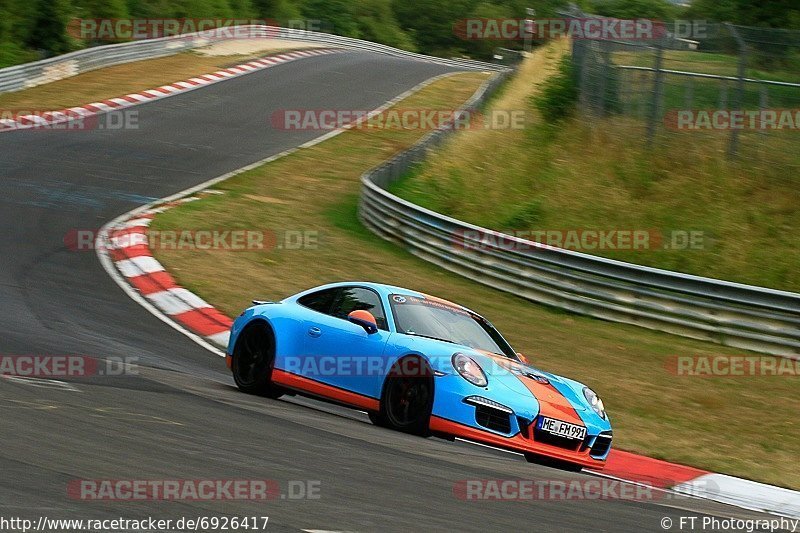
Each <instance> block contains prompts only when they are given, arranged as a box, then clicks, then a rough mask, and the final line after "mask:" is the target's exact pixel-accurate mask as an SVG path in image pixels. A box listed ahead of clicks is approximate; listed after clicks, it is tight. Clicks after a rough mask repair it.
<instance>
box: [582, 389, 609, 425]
mask: <svg viewBox="0 0 800 533" xmlns="http://www.w3.org/2000/svg"><path fill="white" fill-rule="evenodd" d="M583 395H584V396H585V397H586V401H587V402H589V405H590V406H591V407H592V410H593V411H594V412H595V413H597V416H599V417H600V418H602V419H603V420H605V419H606V407H605V406H604V405H603V400H601V399H600V397H599V396H598V395H597V393H596V392H595V391H593V390H592V389H590V388H589V387H584V388H583Z"/></svg>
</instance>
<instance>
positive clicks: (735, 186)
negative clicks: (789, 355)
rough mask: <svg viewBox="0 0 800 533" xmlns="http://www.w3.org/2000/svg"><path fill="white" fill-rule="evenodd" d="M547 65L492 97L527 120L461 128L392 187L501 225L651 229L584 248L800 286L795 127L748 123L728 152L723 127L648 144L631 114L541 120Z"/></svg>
mask: <svg viewBox="0 0 800 533" xmlns="http://www.w3.org/2000/svg"><path fill="white" fill-rule="evenodd" d="M530 64H531V65H532V64H533V62H531V63H530ZM552 71H553V69H550V68H549V67H547V66H542V65H537V66H536V68H532V69H530V68H529V69H528V70H523V71H522V72H521V73H520V75H519V76H518V77H517V78H516V79H515V80H513V82H512V83H510V84H509V86H508V88H507V90H506V92H505V93H504V96H503V98H500V99H498V100H497V101H496V102H495V103H494V105H493V107H494V108H495V109H518V110H519V109H522V110H525V112H526V114H527V115H528V116H529V119H530V123H529V127H527V128H526V129H524V130H521V129H506V130H499V129H495V130H488V129H486V130H464V131H460V132H459V133H458V134H457V135H456V136H454V137H452V138H451V139H450V141H449V142H448V143H446V144H445V145H444V146H443V147H442V148H441V149H439V150H438V152H437V153H436V154H435V156H434V157H431V158H429V159H428V161H426V163H425V164H423V165H421V166H420V167H419V168H417V169H415V170H414V172H413V173H412V174H411V175H410V176H408V177H407V178H406V179H404V180H401V181H400V182H399V183H397V184H395V186H394V187H393V189H392V190H393V192H395V193H396V194H398V195H400V196H402V197H403V198H406V199H408V200H410V201H412V202H414V203H417V204H420V205H423V206H425V207H427V208H430V209H432V210H434V211H438V212H440V213H444V214H447V215H450V216H453V217H455V218H458V219H460V220H466V221H469V222H473V223H475V224H478V225H481V226H484V227H489V228H493V229H498V230H502V231H507V232H508V231H516V232H521V233H522V232H528V234H531V233H530V232H534V231H546V230H551V231H554V232H564V231H565V230H582V229H593V230H605V231H612V230H642V231H646V232H651V235H653V236H655V237H656V238H654V239H652V240H651V246H649V247H647V248H646V249H639V250H630V249H628V250H625V249H612V248H610V247H605V248H601V247H595V248H591V247H589V248H584V249H579V251H585V252H588V253H593V254H597V255H602V256H606V257H610V258H613V259H619V260H622V261H629V262H633V263H639V264H644V265H648V266H653V267H658V268H665V269H669V270H677V271H682V272H688V273H691V274H697V275H702V276H710V277H714V278H720V279H726V280H731V281H738V282H742V283H749V284H755V285H763V286H768V287H772V288H777V289H784V290H791V291H800V268H797V265H798V264H800V247H798V245H797V243H798V240H797V234H798V232H799V231H800V134H798V132H797V131H791V130H784V131H772V132H768V133H765V134H761V133H754V132H743V133H742V134H741V139H740V152H739V156H738V158H737V159H736V160H733V161H731V160H728V159H727V157H726V149H727V146H728V141H729V138H730V132H729V131H711V132H690V131H679V132H672V133H665V134H662V135H660V136H659V137H658V138H657V140H656V142H655V145H654V146H653V147H652V148H650V149H648V148H647V147H646V146H645V143H644V141H643V138H644V132H645V127H644V124H643V123H642V122H639V121H637V120H634V119H631V118H628V117H621V116H611V117H607V118H602V119H601V118H591V117H590V118H588V119H587V117H582V116H574V117H573V118H572V119H571V120H566V121H564V122H561V123H559V124H547V123H545V122H544V121H543V120H542V119H540V118H539V115H538V112H537V110H536V108H535V106H534V105H533V103H532V98H531V97H532V96H533V95H534V94H535V93H536V91H537V87H538V85H539V83H540V82H541V80H542V79H543V78H544V77H545V76H547V75H548V72H552ZM662 129H663V127H662ZM684 232H685V233H684ZM689 232H699V233H698V234H699V235H701V238H700V240H699V241H697V242H696V243H695V246H693V247H686V246H684V240H683V236H684V235H685V234H688V233H689ZM556 235H558V233H556ZM561 235H564V233H561ZM556 245H558V244H556ZM590 246H591V243H590Z"/></svg>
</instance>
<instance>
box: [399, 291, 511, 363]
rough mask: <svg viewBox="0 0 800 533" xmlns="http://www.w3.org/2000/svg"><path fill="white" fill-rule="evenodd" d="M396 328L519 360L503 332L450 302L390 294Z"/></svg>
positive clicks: (408, 333)
mask: <svg viewBox="0 0 800 533" xmlns="http://www.w3.org/2000/svg"><path fill="white" fill-rule="evenodd" d="M389 300H390V301H391V304H392V310H393V312H394V323H395V326H396V327H397V331H398V332H400V333H405V334H407V335H417V336H420V337H430V338H433V339H438V340H443V341H447V342H452V343H455V344H461V345H464V346H469V347H470V348H474V349H476V350H482V351H485V352H491V353H495V354H498V355H503V356H505V357H509V358H511V359H517V356H516V354H515V353H514V350H513V349H512V348H511V346H509V344H508V343H507V342H506V341H505V339H503V337H502V336H501V335H500V333H499V332H498V331H497V330H496V329H495V328H494V327H493V326H492V325H491V324H490V323H489V322H487V321H486V320H485V319H483V318H482V317H480V316H478V315H476V314H473V313H470V312H468V311H466V310H464V309H462V308H460V307H456V306H454V305H452V304H450V303H448V302H444V301H438V300H430V299H424V298H416V297H413V296H405V295H400V294H393V295H391V296H390V297H389Z"/></svg>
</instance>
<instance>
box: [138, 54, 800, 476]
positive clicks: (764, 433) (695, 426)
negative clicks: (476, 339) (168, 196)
mask: <svg viewBox="0 0 800 533" xmlns="http://www.w3.org/2000/svg"><path fill="white" fill-rule="evenodd" d="M539 54H544V55H537V56H536V57H534V58H533V59H532V60H531V61H532V63H533V65H531V64H529V65H526V66H525V67H523V68H524V69H528V71H533V70H536V69H538V68H549V67H550V65H551V63H552V61H553V60H554V58H555V57H556V55H557V54H556V51H554V50H553V49H548V50H547V51H541V52H539ZM482 79H483V76H481V75H479V74H462V75H458V76H456V77H450V78H446V79H443V80H440V81H437V82H436V83H434V84H432V85H430V86H428V87H427V88H425V89H423V90H421V91H420V92H418V93H416V94H414V95H412V96H410V97H409V98H407V99H406V100H405V101H403V102H402V103H401V104H400V105H401V106H402V108H404V109H414V108H419V107H425V108H432V109H433V108H440V107H441V108H444V109H452V108H453V106H457V105H458V104H459V103H460V102H463V101H465V100H466V99H467V98H468V97H469V95H471V94H472V92H473V91H474V90H475V89H476V88H477V87H478V85H479V84H480V82H481V81H482ZM515 97H516V96H515V95H514V93H513V91H509V90H508V88H506V89H504V90H503V91H502V93H501V94H500V95H498V97H497V99H496V100H497V101H502V100H503V99H504V98H515ZM421 135H422V133H421V132H413V131H398V130H353V131H349V132H346V133H344V134H342V135H339V136H338V137H335V138H333V139H330V140H328V141H326V142H324V143H321V144H319V145H317V146H314V147H312V148H309V149H304V150H301V151H299V152H296V153H294V154H292V155H290V156H287V157H284V158H281V159H279V160H277V161H274V162H272V163H269V164H267V165H264V166H262V167H259V168H257V169H254V170H251V171H249V172H246V173H243V174H240V175H238V176H235V177H234V178H231V179H230V180H228V181H225V182H223V183H220V184H219V185H218V186H217V187H216V188H217V189H219V190H221V191H224V194H221V195H208V196H206V197H204V198H203V199H201V200H199V201H195V202H190V203H187V204H184V205H182V206H180V207H176V208H174V209H171V210H169V211H167V212H165V213H162V214H160V215H159V216H158V217H157V218H156V219H155V221H154V223H153V226H152V228H153V229H154V230H170V229H172V230H176V229H178V230H193V229H211V228H224V229H226V230H230V229H248V230H254V229H262V230H263V229H268V230H273V231H275V232H276V233H277V234H278V235H281V234H282V233H283V232H285V231H303V230H313V231H319V245H318V246H317V247H316V249H301V250H288V249H287V248H286V247H284V248H282V249H279V248H274V249H270V250H267V251H258V252H241V251H240V252H230V251H221V250H219V251H210V250H209V251H200V250H183V251H180V250H172V249H155V250H154V253H155V255H156V257H157V258H158V260H159V261H161V262H162V263H163V264H164V265H165V266H166V268H167V269H168V270H169V271H170V272H172V273H173V274H174V275H175V276H176V278H177V280H178V282H179V283H180V284H182V285H183V286H185V287H187V288H189V289H190V290H192V291H194V292H196V293H198V294H200V295H201V296H202V297H203V298H205V299H206V300H207V301H209V302H212V303H213V305H215V306H217V307H218V308H219V309H221V310H222V311H224V312H226V313H227V314H228V315H230V316H235V315H237V314H238V313H239V312H240V311H241V310H242V309H243V308H244V307H246V306H248V305H249V302H250V300H251V299H252V298H267V299H279V298H283V297H285V296H287V295H290V294H293V293H295V292H297V291H299V290H301V289H305V288H308V287H311V286H315V285H318V284H321V283H325V282H331V281H337V280H349V279H368V280H374V281H378V282H388V283H394V284H400V285H405V286H408V287H410V288H415V289H419V290H422V291H425V292H428V293H431V294H436V295H438V296H441V297H444V298H448V299H452V300H454V301H457V302H460V303H463V304H465V305H467V306H469V307H471V308H474V309H475V310H476V311H478V312H480V313H482V314H485V315H486V316H487V317H489V318H490V319H491V320H492V321H493V322H494V323H495V324H496V325H497V326H498V327H499V328H500V329H501V330H502V331H503V332H504V333H505V335H506V336H507V337H508V339H509V341H510V342H511V343H512V344H513V345H514V346H515V348H517V349H518V350H520V351H522V352H525V353H526V354H527V355H529V357H530V358H531V359H532V361H533V362H534V364H536V365H538V366H541V367H542V368H544V369H547V370H550V371H553V372H557V373H561V374H564V375H567V376H570V377H573V378H575V379H578V380H582V381H585V382H587V383H589V384H591V385H592V386H593V387H594V388H595V389H596V390H598V391H599V393H600V394H601V395H602V396H603V397H604V400H605V402H606V405H607V406H608V409H609V410H610V413H611V417H612V421H613V423H614V432H615V442H616V444H617V446H620V447H622V448H624V449H627V450H632V451H636V452H639V453H644V454H646V455H649V456H652V457H658V458H664V459H668V460H671V461H676V462H680V463H686V464H692V465H696V466H699V467H703V468H707V469H709V470H713V471H719V472H725V473H729V474H732V475H738V476H744V477H748V478H752V479H757V480H760V481H764V482H768V483H774V484H779V485H783V486H788V487H795V488H800V473H798V472H797V470H796V469H794V468H793V467H791V465H792V464H795V462H796V458H797V454H798V442H800V426H798V425H797V424H796V423H795V419H796V413H797V412H798V410H799V409H800V393H799V392H798V391H799V390H800V389H798V387H797V378H777V377H775V378H749V379H744V378H739V379H735V378H731V379H723V378H702V379H701V378H691V377H682V378H679V377H676V376H674V375H672V374H671V373H670V372H669V371H668V370H667V369H666V366H667V364H668V362H669V361H670V360H671V357H672V356H674V355H698V356H702V355H716V354H734V353H736V352H734V351H732V350H730V349H727V348H724V347H720V346H716V345H710V344H704V343H701V342H697V341H692V340H689V339H683V338H677V337H673V336H670V335H666V334H661V333H658V332H652V331H648V330H644V329H640V328H636V327H632V326H626V325H621V324H611V323H605V322H601V321H597V320H592V319H588V318H583V317H576V316H571V315H568V314H565V313H560V312H557V311H553V310H550V309H546V308H542V307H539V306H535V305H531V304H530V303H528V302H526V301H524V300H522V299H519V298H516V297H514V296H512V295H509V294H505V293H501V292H498V291H495V290H492V289H489V288H487V287H483V286H480V285H476V284H474V283H471V282H469V281H467V280H466V279H464V278H461V277H458V276H456V275H454V274H451V273H448V272H446V271H444V270H441V269H439V268H437V267H435V266H433V265H430V264H428V263H425V262H424V261H421V260H419V259H417V258H415V257H413V256H411V255H410V254H408V253H406V252H405V251H404V250H402V249H400V248H398V247H396V246H394V245H392V244H390V243H388V242H385V241H383V240H381V239H379V238H378V237H376V236H374V235H373V234H371V233H370V232H369V231H368V230H366V229H365V228H364V227H363V226H361V224H360V223H359V222H358V220H357V218H356V213H357V201H358V194H359V188H360V183H359V177H360V175H361V174H362V173H363V172H364V171H365V170H367V169H369V168H371V167H372V166H374V165H376V164H377V163H379V162H381V161H383V160H384V159H386V158H388V157H389V156H391V155H392V154H394V153H396V152H397V151H399V150H401V149H403V148H405V147H407V146H409V145H411V144H412V143H413V142H414V141H415V140H417V139H418V138H419V137H420V136H421Z"/></svg>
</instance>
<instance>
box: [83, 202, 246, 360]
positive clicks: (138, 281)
mask: <svg viewBox="0 0 800 533" xmlns="http://www.w3.org/2000/svg"><path fill="white" fill-rule="evenodd" d="M197 199H198V197H197V196H189V197H186V198H182V199H180V200H176V201H173V202H167V203H163V204H160V205H158V206H156V207H152V208H149V209H145V210H143V211H141V212H136V213H135V214H133V215H132V216H131V218H128V219H127V220H121V221H118V223H116V224H115V225H114V226H113V227H110V228H106V229H104V230H103V231H101V237H102V241H99V240H98V242H97V247H98V252H100V253H103V254H106V257H107V258H108V259H109V260H110V261H112V262H113V265H114V268H115V269H116V270H117V272H119V274H120V275H121V276H122V277H124V278H125V280H126V281H127V283H128V284H130V286H131V287H132V288H133V289H135V290H136V292H137V293H138V295H140V296H141V297H143V298H144V299H145V300H146V301H147V302H149V304H150V305H152V306H153V307H155V308H156V309H158V310H159V311H160V312H161V313H163V314H164V315H166V316H167V317H169V318H170V319H171V320H173V321H175V322H177V323H178V324H180V325H181V326H182V327H184V328H186V329H187V330H188V331H190V332H192V333H193V334H194V335H196V336H198V337H200V338H203V339H205V340H206V341H207V342H208V343H210V344H211V345H212V346H216V347H218V348H225V347H226V346H227V344H228V337H229V330H230V328H231V325H232V324H233V321H232V320H231V319H230V318H228V317H227V316H225V315H224V314H222V313H221V312H219V311H218V310H217V309H215V308H214V307H212V306H211V305H210V304H209V303H207V302H206V301H205V300H203V299H202V298H200V297H199V296H197V295H196V294H194V293H192V292H190V291H188V290H186V289H184V288H183V287H180V286H179V285H178V284H177V283H175V280H174V279H173V277H172V276H171V275H170V274H169V273H168V272H167V271H166V269H165V268H164V266H163V265H162V264H161V263H159V262H158V261H157V260H156V259H155V258H154V257H153V254H152V252H151V251H150V247H149V244H148V238H147V231H148V227H149V226H150V223H151V222H152V220H153V218H154V217H155V215H156V214H157V213H161V212H163V211H166V210H167V209H169V208H170V207H173V206H175V205H180V204H181V203H186V202H191V201H193V200H197Z"/></svg>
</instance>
